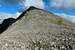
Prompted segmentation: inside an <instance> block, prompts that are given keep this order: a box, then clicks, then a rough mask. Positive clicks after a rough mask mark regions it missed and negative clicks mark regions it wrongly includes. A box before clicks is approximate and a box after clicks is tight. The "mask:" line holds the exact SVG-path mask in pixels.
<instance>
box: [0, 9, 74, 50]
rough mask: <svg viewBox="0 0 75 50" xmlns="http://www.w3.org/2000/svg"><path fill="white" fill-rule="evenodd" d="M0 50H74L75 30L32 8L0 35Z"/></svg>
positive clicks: (63, 22) (61, 20)
mask: <svg viewBox="0 0 75 50" xmlns="http://www.w3.org/2000/svg"><path fill="white" fill-rule="evenodd" d="M0 50H75V29H74V27H73V26H72V24H71V23H69V22H67V21H66V20H64V19H63V18H61V17H59V16H57V15H53V14H50V13H47V12H45V11H43V10H39V9H36V8H33V9H30V10H29V11H27V12H26V13H25V14H24V16H23V17H21V18H20V19H18V20H17V21H16V22H15V23H13V24H12V25H11V26H10V27H9V28H8V29H7V30H6V31H4V32H3V33H2V34H1V35H0Z"/></svg>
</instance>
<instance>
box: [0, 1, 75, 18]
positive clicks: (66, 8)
mask: <svg viewBox="0 0 75 50" xmlns="http://www.w3.org/2000/svg"><path fill="white" fill-rule="evenodd" d="M21 1H23V0H0V13H1V12H2V13H8V14H16V13H17V12H21V10H24V9H23V6H24V5H26V4H29V5H28V6H30V5H33V6H35V7H38V8H41V9H44V10H46V11H48V12H51V13H54V14H55V13H57V14H64V15H65V14H66V15H67V16H71V17H73V18H74V17H75V0H69V1H68V0H26V1H27V2H25V3H26V4H25V3H24V5H23V4H20V2H21ZM31 2H32V3H31ZM41 2H42V3H41ZM42 4H43V5H44V6H43V5H42ZM26 6H27V5H26ZM43 7H44V8H43ZM66 15H65V16H66ZM67 16H66V17H67ZM67 19H68V17H67Z"/></svg>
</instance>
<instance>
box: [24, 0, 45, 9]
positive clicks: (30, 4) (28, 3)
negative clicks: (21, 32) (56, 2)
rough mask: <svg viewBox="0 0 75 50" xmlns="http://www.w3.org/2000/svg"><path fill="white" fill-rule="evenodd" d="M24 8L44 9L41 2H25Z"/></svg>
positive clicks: (29, 0) (39, 0) (30, 0)
mask: <svg viewBox="0 0 75 50" xmlns="http://www.w3.org/2000/svg"><path fill="white" fill-rule="evenodd" d="M25 6H26V7H30V6H34V7H37V8H44V4H43V1H42V0H26V1H25Z"/></svg>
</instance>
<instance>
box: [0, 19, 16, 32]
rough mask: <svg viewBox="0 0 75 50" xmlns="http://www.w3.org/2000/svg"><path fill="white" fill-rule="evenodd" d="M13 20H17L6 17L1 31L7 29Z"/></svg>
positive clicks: (1, 25)
mask: <svg viewBox="0 0 75 50" xmlns="http://www.w3.org/2000/svg"><path fill="white" fill-rule="evenodd" d="M13 22H15V19H14V18H8V19H5V20H4V21H3V22H2V24H0V33H2V32H3V31H5V30H6V29H7V28H8V27H9V26H10V25H11V24H12V23H13Z"/></svg>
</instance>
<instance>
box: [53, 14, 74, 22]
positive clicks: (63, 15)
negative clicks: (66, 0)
mask: <svg viewBox="0 0 75 50" xmlns="http://www.w3.org/2000/svg"><path fill="white" fill-rule="evenodd" d="M54 14H55V15H58V16H60V17H62V18H64V19H66V20H69V21H71V22H73V23H75V16H71V15H67V14H64V13H61V14H60V13H54Z"/></svg>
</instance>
